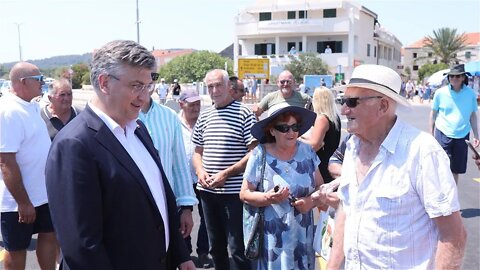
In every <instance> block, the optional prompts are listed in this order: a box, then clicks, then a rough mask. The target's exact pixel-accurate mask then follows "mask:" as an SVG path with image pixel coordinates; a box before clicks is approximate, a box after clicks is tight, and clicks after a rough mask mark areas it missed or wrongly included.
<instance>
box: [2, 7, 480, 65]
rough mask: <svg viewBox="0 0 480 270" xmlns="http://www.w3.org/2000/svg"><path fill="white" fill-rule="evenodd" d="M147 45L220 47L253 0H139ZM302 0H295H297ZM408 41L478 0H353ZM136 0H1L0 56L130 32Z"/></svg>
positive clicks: (62, 48) (75, 46)
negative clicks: (18, 27)
mask: <svg viewBox="0 0 480 270" xmlns="http://www.w3.org/2000/svg"><path fill="white" fill-rule="evenodd" d="M138 1H139V10H140V21H141V24H140V43H141V44H142V45H144V46H146V47H147V48H152V47H155V48H156V49H163V48H194V49H206V50H211V51H216V52H218V51H220V50H222V49H224V48H225V47H226V46H228V45H229V44H231V43H232V40H233V17H234V16H235V15H236V14H237V13H238V11H239V10H241V9H243V8H245V7H246V6H249V5H252V4H253V3H254V2H255V1H254V0H173V1H167V0H138ZM299 1H301V0H299ZM357 2H358V3H360V4H362V5H364V6H365V7H367V8H368V9H370V10H372V11H373V12H375V13H377V14H378V16H379V21H380V23H381V24H382V26H383V27H386V28H387V29H388V30H389V31H390V32H392V33H393V34H394V35H396V36H397V38H398V39H399V40H400V41H401V42H402V43H403V45H404V46H405V45H409V44H411V43H413V42H415V41H416V40H418V39H420V38H422V37H423V36H425V35H431V34H432V31H433V30H435V29H438V28H441V27H451V28H457V29H458V31H459V32H480V15H479V10H480V1H479V0H455V1H454V0H412V1H411V0H403V1H398V0H390V1H387V0H363V1H362V0H357ZM135 7H136V0H0V44H1V46H0V63H5V62H11V61H18V59H19V49H18V34H17V25H16V23H19V24H20V33H21V45H22V56H23V59H24V60H28V59H42V58H47V57H51V56H56V55H66V54H82V53H86V52H92V51H93V50H94V49H95V48H98V47H100V46H101V45H103V44H104V43H106V42H108V41H110V40H113V39H132V40H136V38H137V31H136V24H135V21H136V8H135Z"/></svg>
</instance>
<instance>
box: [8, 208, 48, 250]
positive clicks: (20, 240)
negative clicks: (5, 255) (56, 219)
mask: <svg viewBox="0 0 480 270" xmlns="http://www.w3.org/2000/svg"><path fill="white" fill-rule="evenodd" d="M35 211H36V218H35V222H34V223H32V224H24V223H20V222H18V212H2V214H1V218H0V220H1V223H2V238H3V246H4V247H5V249H6V250H7V251H19V250H25V249H27V248H28V246H29V245H30V241H31V240H32V235H33V234H36V233H49V232H53V231H54V230H53V224H52V219H51V218H50V209H49V208H48V203H46V204H42V205H40V206H37V207H35Z"/></svg>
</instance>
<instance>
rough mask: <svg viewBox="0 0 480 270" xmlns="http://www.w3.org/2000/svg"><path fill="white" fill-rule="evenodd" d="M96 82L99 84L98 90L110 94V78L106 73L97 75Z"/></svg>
mask: <svg viewBox="0 0 480 270" xmlns="http://www.w3.org/2000/svg"><path fill="white" fill-rule="evenodd" d="M98 84H99V86H100V91H102V92H103V93H105V94H106V95H108V94H110V88H111V87H110V80H109V76H108V74H105V73H102V74H100V76H98Z"/></svg>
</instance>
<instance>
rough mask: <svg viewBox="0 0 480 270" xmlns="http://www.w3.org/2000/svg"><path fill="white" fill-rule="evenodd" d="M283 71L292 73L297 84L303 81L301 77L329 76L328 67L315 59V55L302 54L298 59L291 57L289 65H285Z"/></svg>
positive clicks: (320, 60) (318, 59)
mask: <svg viewBox="0 0 480 270" xmlns="http://www.w3.org/2000/svg"><path fill="white" fill-rule="evenodd" d="M285 69H286V70H289V71H290V72H292V74H293V77H294V78H295V81H297V82H301V81H302V80H303V75H324V74H330V72H329V71H328V66H327V65H326V64H325V63H323V61H322V59H320V58H318V57H317V54H316V53H302V54H300V55H299V56H298V58H297V57H292V59H291V61H290V63H288V64H286V65H285Z"/></svg>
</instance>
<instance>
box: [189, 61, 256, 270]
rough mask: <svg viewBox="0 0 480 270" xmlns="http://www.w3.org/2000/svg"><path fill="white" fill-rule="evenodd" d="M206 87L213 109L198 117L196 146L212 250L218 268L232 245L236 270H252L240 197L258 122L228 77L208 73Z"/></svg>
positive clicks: (195, 162) (195, 161) (226, 262)
mask: <svg viewBox="0 0 480 270" xmlns="http://www.w3.org/2000/svg"><path fill="white" fill-rule="evenodd" d="M205 84H206V85H207V87H208V93H209V94H210V97H211V98H212V101H213V102H214V106H212V107H211V108H208V109H206V110H205V111H203V112H202V113H201V114H200V116H199V118H198V120H197V124H196V125H195V128H194V131H193V138H192V141H193V143H194V144H195V146H196V147H195V153H194V154H193V165H194V167H195V171H196V174H197V176H198V186H197V188H198V190H199V193H200V198H201V201H202V206H203V214H204V216H205V222H206V225H207V232H208V238H209V241H210V250H211V254H212V258H213V262H214V264H215V268H217V269H228V268H229V259H228V252H227V241H228V245H229V246H230V251H231V255H232V257H233V261H234V264H235V265H236V268H237V269H250V268H251V266H250V261H249V260H248V259H247V258H246V257H245V255H244V250H245V247H244V244H243V227H242V224H243V220H242V215H243V204H242V202H241V201H240V198H239V192H240V187H241V185H242V180H243V171H244V170H245V165H246V163H247V160H248V156H249V155H248V153H249V151H250V150H252V149H253V148H254V147H255V146H256V142H255V141H254V138H253V136H252V135H251V133H250V128H251V127H252V126H253V124H255V122H256V120H255V116H254V114H253V113H252V111H250V109H248V108H247V107H246V106H245V105H242V104H241V103H239V102H238V101H235V100H234V99H233V97H232V93H231V91H230V89H229V88H228V73H227V72H226V71H224V70H219V69H216V70H212V71H210V72H208V73H207V75H206V76H205Z"/></svg>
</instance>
